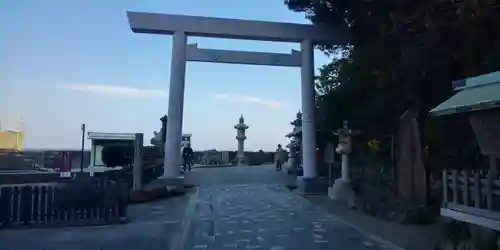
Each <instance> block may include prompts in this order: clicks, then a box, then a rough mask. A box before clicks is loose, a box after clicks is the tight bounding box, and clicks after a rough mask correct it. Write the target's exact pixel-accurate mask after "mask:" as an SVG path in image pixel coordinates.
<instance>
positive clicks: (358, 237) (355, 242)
mask: <svg viewBox="0 0 500 250" xmlns="http://www.w3.org/2000/svg"><path fill="white" fill-rule="evenodd" d="M194 199H195V200H194V202H192V203H191V205H190V207H191V210H192V211H191V216H192V219H191V222H190V227H189V229H188V230H187V232H186V234H185V241H184V245H183V246H182V247H181V248H180V249H182V250H191V249H197V250H204V249H207V250H230V249H254V250H257V249H266V250H313V249H314V250H323V249H325V250H326V249H329V250H344V249H345V250H367V249H374V250H376V249H389V248H386V247H384V246H382V245H381V244H380V243H377V242H376V241H375V240H373V239H371V238H369V237H368V236H366V235H363V234H362V233H361V232H359V231H357V230H356V229H354V228H352V227H349V226H348V225H346V224H344V223H342V222H341V221H339V220H337V219H336V218H335V217H334V216H332V215H329V214H327V213H326V212H324V211H323V210H321V209H320V208H318V207H316V206H314V205H313V204H312V203H310V202H308V201H307V200H305V199H304V198H302V197H300V196H298V195H296V194H294V193H292V192H290V191H289V190H288V189H287V188H285V187H284V186H283V185H277V184H245V185H234V184H233V185H213V186H206V187H200V189H199V191H198V194H197V196H196V197H194Z"/></svg>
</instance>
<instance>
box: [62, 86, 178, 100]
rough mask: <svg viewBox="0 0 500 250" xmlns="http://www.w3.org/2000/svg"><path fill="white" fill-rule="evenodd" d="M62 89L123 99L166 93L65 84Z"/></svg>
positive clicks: (164, 94) (152, 90) (165, 93)
mask: <svg viewBox="0 0 500 250" xmlns="http://www.w3.org/2000/svg"><path fill="white" fill-rule="evenodd" d="M62 87H63V88H64V89H68V90H71V91H80V92H89V93H96V94H102V95H112V96H125V97H161V96H168V93H167V92H166V91H164V90H160V89H139V88H133V87H125V86H116V85H114V86H113V85H99V84H65V85H62Z"/></svg>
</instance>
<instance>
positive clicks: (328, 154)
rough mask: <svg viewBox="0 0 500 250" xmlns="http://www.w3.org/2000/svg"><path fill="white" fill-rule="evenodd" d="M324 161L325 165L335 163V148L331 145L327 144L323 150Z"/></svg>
mask: <svg viewBox="0 0 500 250" xmlns="http://www.w3.org/2000/svg"><path fill="white" fill-rule="evenodd" d="M324 161H325V163H328V164H332V163H335V147H334V146H333V143H331V142H330V143H328V145H326V148H325V154H324Z"/></svg>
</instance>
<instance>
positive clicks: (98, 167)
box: [78, 132, 136, 176]
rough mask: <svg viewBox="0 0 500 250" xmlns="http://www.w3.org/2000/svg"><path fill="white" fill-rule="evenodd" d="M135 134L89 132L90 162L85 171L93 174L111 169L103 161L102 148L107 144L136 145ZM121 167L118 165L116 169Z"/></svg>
mask: <svg viewBox="0 0 500 250" xmlns="http://www.w3.org/2000/svg"><path fill="white" fill-rule="evenodd" d="M135 136H136V134H135V133H104V132H88V133H87V137H88V139H89V140H90V164H89V166H88V168H84V171H85V172H89V174H90V176H93V175H94V173H95V172H104V171H107V170H110V169H109V168H108V167H106V165H105V164H104V163H103V162H102V149H103V148H104V147H105V146H109V145H117V144H119V145H127V146H131V147H134V141H135ZM121 168H122V167H120V166H118V167H116V168H114V169H121ZM78 171H79V170H78Z"/></svg>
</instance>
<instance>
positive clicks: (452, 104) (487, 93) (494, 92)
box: [430, 71, 500, 116]
mask: <svg viewBox="0 0 500 250" xmlns="http://www.w3.org/2000/svg"><path fill="white" fill-rule="evenodd" d="M461 82H462V84H461V86H457V88H456V89H457V90H460V92H458V93H457V94H455V95H454V96H452V97H451V98H450V99H448V100H446V101H445V102H443V103H441V104H439V106H437V107H436V108H434V109H432V110H431V111H430V114H431V115H433V116H441V115H451V114H459V113H465V112H472V111H479V110H486V109H492V108H500V71H499V72H494V73H490V74H486V75H482V76H478V77H472V78H468V79H465V80H462V81H461ZM464 83H465V84H464Z"/></svg>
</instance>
